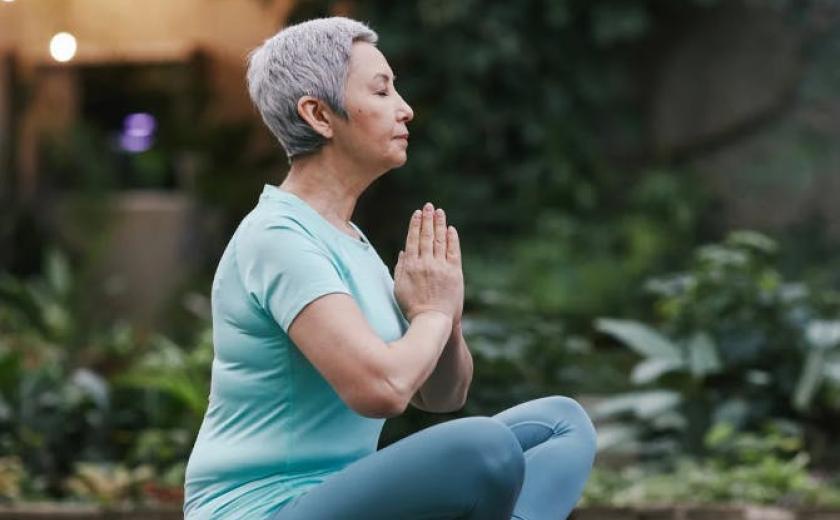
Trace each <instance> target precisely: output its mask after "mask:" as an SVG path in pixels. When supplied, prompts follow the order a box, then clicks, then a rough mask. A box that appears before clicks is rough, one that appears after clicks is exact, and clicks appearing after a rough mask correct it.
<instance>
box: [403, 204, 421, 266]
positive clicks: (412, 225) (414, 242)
mask: <svg viewBox="0 0 840 520" xmlns="http://www.w3.org/2000/svg"><path fill="white" fill-rule="evenodd" d="M405 254H406V255H407V256H408V257H410V258H414V257H417V256H418V255H419V254H420V210H417V211H415V212H414V213H413V214H412V215H411V221H410V222H409V223H408V235H407V236H406V238H405Z"/></svg>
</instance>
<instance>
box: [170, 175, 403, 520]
mask: <svg viewBox="0 0 840 520" xmlns="http://www.w3.org/2000/svg"><path fill="white" fill-rule="evenodd" d="M354 228H355V229H356V230H357V231H359V233H360V234H361V235H362V236H363V237H364V234H363V233H362V232H361V231H360V230H359V229H358V228H356V227H355V225H354ZM393 289H394V282H393V279H392V278H391V274H390V272H389V271H388V268H387V266H386V265H385V264H384V263H383V262H382V260H381V259H380V257H379V255H378V254H377V253H376V250H375V249H374V247H373V246H372V245H371V244H370V243H369V242H368V241H367V238H366V237H364V240H358V239H355V238H353V237H351V236H349V235H347V234H345V233H342V232H341V231H339V230H338V228H336V227H335V226H333V225H332V224H330V223H329V222H327V220H326V219H324V218H323V217H322V216H321V215H320V214H319V213H318V212H317V211H315V210H314V209H313V208H312V207H311V206H309V205H308V204H306V203H305V202H304V201H303V200H302V199H300V198H298V197H297V196H295V195H292V194H291V193H289V192H286V191H283V190H280V189H279V188H277V187H275V186H269V185H266V186H265V188H264V189H263V192H262V195H261V196H260V200H259V202H258V204H257V205H256V207H255V208H254V209H253V210H252V211H251V212H250V213H249V214H248V215H247V216H246V217H245V218H244V219H243V220H242V222H241V223H240V225H239V227H238V228H237V230H236V232H235V233H234V235H233V237H232V238H231V240H230V242H229V243H228V245H227V248H226V249H225V251H224V254H223V255H222V258H221V260H220V262H219V266H218V268H217V270H216V275H215V277H214V279H213V288H212V296H211V300H212V309H213V345H214V359H213V366H212V379H211V385H210V397H209V403H208V408H207V411H206V413H205V415H204V421H203V422H202V425H201V429H200V430H199V433H198V437H197V439H196V441H195V445H194V446H193V450H192V453H191V455H190V459H189V462H188V464H187V470H186V482H185V494H186V496H185V502H184V513H185V517H186V518H187V519H199V518H201V519H205V518H208V519H209V518H213V519H215V518H248V519H260V518H267V517H269V516H270V515H271V514H272V513H273V512H274V511H276V510H277V509H279V508H280V506H281V505H283V504H284V503H285V502H287V501H288V500H290V499H292V498H294V497H295V496H297V495H299V494H301V493H303V492H305V491H306V490H307V489H309V488H311V487H312V486H316V485H318V484H319V483H321V482H322V481H323V480H324V479H325V478H326V477H327V476H329V475H330V474H332V473H335V472H337V471H339V470H341V469H342V468H344V467H346V466H347V465H348V464H350V463H352V462H354V461H356V460H358V459H360V458H362V457H365V456H366V455H369V454H371V453H373V452H374V451H376V447H377V443H378V440H379V434H380V432H381V430H382V425H383V423H384V419H373V418H368V417H363V416H361V415H359V414H358V413H356V412H355V411H353V410H352V409H350V408H349V407H348V406H347V405H346V404H345V403H344V402H343V401H342V400H341V399H340V398H339V396H338V394H336V392H335V390H334V389H333V388H332V387H331V386H330V385H329V383H328V382H327V381H326V380H325V379H324V378H323V376H321V374H320V373H319V372H318V371H317V370H316V369H315V367H314V366H313V365H312V364H311V363H310V362H309V361H308V360H307V359H306V358H305V357H304V356H303V354H302V353H301V352H300V350H298V348H297V347H296V346H295V344H294V343H293V342H292V341H291V339H290V338H289V336H288V335H287V332H288V330H289V325H290V324H291V323H292V320H293V319H294V318H295V316H296V315H297V314H298V313H299V312H300V311H301V310H302V309H303V308H304V307H305V306H306V305H307V304H308V303H310V302H312V301H313V300H315V299H316V298H318V297H320V296H323V295H325V294H330V293H346V294H349V295H351V296H352V297H353V299H354V300H355V302H356V304H357V305H358V306H359V308H360V309H361V311H362V313H363V314H364V316H365V318H366V319H367V321H368V323H369V324H370V326H371V327H372V328H373V330H374V331H375V332H376V333H377V335H378V336H379V337H380V338H382V340H383V341H385V342H391V341H394V340H397V339H399V338H401V337H402V336H403V334H405V331H406V329H407V326H408V323H407V322H406V321H405V318H404V317H403V315H402V313H401V311H400V308H399V306H398V305H397V302H396V300H395V299H394V291H393Z"/></svg>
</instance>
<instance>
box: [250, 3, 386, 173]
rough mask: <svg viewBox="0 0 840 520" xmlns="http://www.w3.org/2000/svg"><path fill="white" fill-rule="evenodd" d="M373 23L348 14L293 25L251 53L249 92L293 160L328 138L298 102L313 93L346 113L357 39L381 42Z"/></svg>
mask: <svg viewBox="0 0 840 520" xmlns="http://www.w3.org/2000/svg"><path fill="white" fill-rule="evenodd" d="M377 40H378V36H377V35H376V33H375V32H374V31H373V30H372V29H371V28H370V27H368V26H367V25H365V24H363V23H361V22H357V21H356V20H351V19H349V18H343V17H332V18H317V19H314V20H309V21H306V22H302V23H299V24H296V25H291V26H289V27H286V28H284V29H282V30H281V31H280V32H278V33H277V34H275V35H274V36H272V37H271V38H268V39H267V40H265V41H264V42H263V44H262V45H261V46H259V47H257V48H256V49H254V50H252V51H251V52H250V53H249V54H248V73H247V79H248V93H249V94H250V96H251V101H253V103H254V105H255V106H256V107H257V110H259V112H260V115H261V116H262V119H263V121H264V122H265V124H266V126H268V128H269V130H271V133H272V134H274V136H275V137H276V138H277V140H278V141H279V142H280V144H281V146H283V149H284V150H285V151H286V155H287V156H288V157H289V162H291V161H292V159H293V158H294V157H296V156H298V155H306V154H310V153H313V152H316V151H318V150H319V149H320V148H321V147H322V146H324V144H325V143H326V139H325V138H324V136H322V135H321V134H319V133H318V132H316V131H315V130H314V129H313V128H312V126H310V125H309V124H308V123H307V122H306V121H305V120H304V119H303V118H302V117H300V114H299V113H298V109H297V102H298V100H299V99H300V98H301V97H303V96H312V97H315V98H317V99H320V100H322V101H324V102H325V103H327V105H328V106H329V107H330V109H332V110H333V111H334V112H335V113H337V114H338V115H339V116H341V117H344V118H346V117H347V111H346V110H345V108H344V85H345V83H346V81H347V73H348V69H349V64H350V51H351V49H352V47H353V43H354V42H357V41H363V42H367V43H371V44H376V42H377Z"/></svg>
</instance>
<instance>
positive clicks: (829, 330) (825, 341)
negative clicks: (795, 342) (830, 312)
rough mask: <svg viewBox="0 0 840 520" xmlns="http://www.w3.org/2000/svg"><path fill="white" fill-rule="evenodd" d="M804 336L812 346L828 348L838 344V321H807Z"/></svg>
mask: <svg viewBox="0 0 840 520" xmlns="http://www.w3.org/2000/svg"><path fill="white" fill-rule="evenodd" d="M805 337H806V338H808V343H810V344H811V346H813V347H814V348H818V349H823V350H830V349H833V348H834V347H836V346H838V345H840V321H838V320H814V321H812V322H810V323H808V326H807V328H806V329H805Z"/></svg>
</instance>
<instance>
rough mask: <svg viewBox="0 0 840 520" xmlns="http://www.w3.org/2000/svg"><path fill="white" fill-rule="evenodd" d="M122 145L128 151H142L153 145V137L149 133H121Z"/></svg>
mask: <svg viewBox="0 0 840 520" xmlns="http://www.w3.org/2000/svg"><path fill="white" fill-rule="evenodd" d="M120 147H121V148H122V149H123V150H125V151H126V152H131V153H141V152H145V151H146V150H148V149H149V148H151V147H152V137H151V136H148V135H131V134H128V133H122V134H120Z"/></svg>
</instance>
